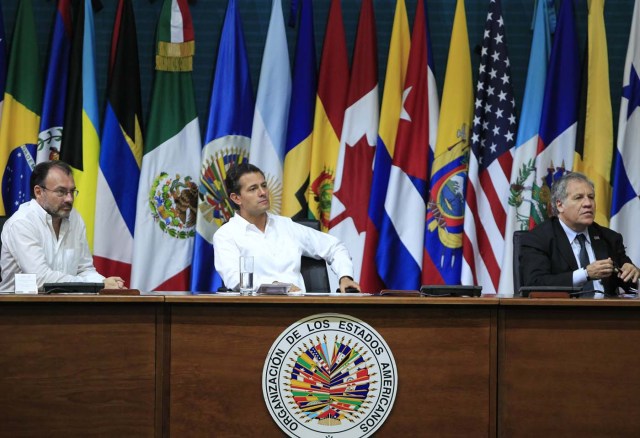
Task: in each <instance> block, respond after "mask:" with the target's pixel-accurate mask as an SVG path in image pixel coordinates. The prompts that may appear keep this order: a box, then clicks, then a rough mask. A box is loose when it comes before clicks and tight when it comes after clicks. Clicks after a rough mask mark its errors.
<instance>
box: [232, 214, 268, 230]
mask: <svg viewBox="0 0 640 438" xmlns="http://www.w3.org/2000/svg"><path fill="white" fill-rule="evenodd" d="M232 220H234V221H236V222H237V223H238V225H239V226H240V227H241V228H242V229H243V230H244V231H259V232H261V233H262V231H260V230H259V229H258V227H256V226H255V225H253V224H252V223H251V222H249V221H248V220H246V219H245V218H243V217H242V216H240V214H239V213H238V212H237V211H236V212H235V214H234V215H233V218H232ZM272 223H273V215H272V214H271V213H269V212H267V225H266V227H265V229H264V232H265V233H266V232H267V229H268V228H269V225H271V224H272Z"/></svg>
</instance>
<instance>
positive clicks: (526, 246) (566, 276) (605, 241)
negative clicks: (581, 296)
mask: <svg viewBox="0 0 640 438" xmlns="http://www.w3.org/2000/svg"><path fill="white" fill-rule="evenodd" d="M551 208H552V210H553V214H554V216H553V217H551V218H549V219H548V220H546V221H545V222H543V223H541V224H539V225H538V226H537V227H536V228H534V229H533V230H531V231H530V232H528V233H526V234H524V235H523V237H522V241H521V255H520V267H521V271H522V277H523V285H525V286H578V287H581V288H582V289H583V290H584V291H585V292H588V291H599V292H604V294H606V295H611V296H614V295H617V294H618V288H619V287H621V288H623V289H625V290H629V288H632V287H633V288H636V287H637V284H638V278H639V277H640V270H638V268H637V267H636V266H635V265H634V264H633V263H632V261H631V259H630V258H629V257H628V256H627V254H626V251H625V247H624V243H623V239H622V235H620V234H619V233H617V232H615V231H613V230H611V229H609V228H606V227H603V226H601V225H599V224H597V223H596V222H595V221H594V218H595V214H596V201H595V189H594V185H593V182H591V180H589V179H588V178H587V177H586V176H585V175H583V174H581V173H578V172H571V173H568V174H565V175H563V176H562V177H561V178H560V179H558V180H557V181H555V182H554V183H553V185H552V186H551ZM596 297H598V295H596Z"/></svg>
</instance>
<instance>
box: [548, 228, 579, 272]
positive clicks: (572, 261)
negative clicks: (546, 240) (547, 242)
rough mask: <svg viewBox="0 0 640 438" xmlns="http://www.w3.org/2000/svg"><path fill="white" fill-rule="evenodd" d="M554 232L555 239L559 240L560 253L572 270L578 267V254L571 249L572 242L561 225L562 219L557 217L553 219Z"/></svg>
mask: <svg viewBox="0 0 640 438" xmlns="http://www.w3.org/2000/svg"><path fill="white" fill-rule="evenodd" d="M553 234H554V235H555V239H556V242H557V245H556V247H557V248H558V251H559V252H560V255H561V256H562V258H563V259H564V261H565V262H566V263H567V265H569V267H570V268H571V270H574V271H575V270H576V269H578V262H577V261H576V256H575V255H574V254H573V249H571V242H569V239H568V238H567V233H565V232H564V229H563V228H562V225H560V219H558V218H555V220H554V221H553Z"/></svg>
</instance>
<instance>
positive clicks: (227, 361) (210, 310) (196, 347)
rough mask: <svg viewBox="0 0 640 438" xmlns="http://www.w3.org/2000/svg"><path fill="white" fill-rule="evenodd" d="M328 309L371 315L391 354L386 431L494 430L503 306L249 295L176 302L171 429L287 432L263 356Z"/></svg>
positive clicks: (219, 433)
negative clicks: (271, 403) (495, 360)
mask: <svg viewBox="0 0 640 438" xmlns="http://www.w3.org/2000/svg"><path fill="white" fill-rule="evenodd" d="M378 303H379V304H380V303H382V301H380V300H379V301H378ZM327 312H336V313H342V314H348V315H351V316H354V317H356V318H359V319H361V320H363V321H364V322H366V323H367V324H369V325H370V326H371V327H373V328H375V329H376V330H377V331H378V333H380V335H381V336H382V337H383V338H384V339H385V341H386V342H387V344H388V345H389V347H390V349H391V351H392V352H393V355H394V357H395V360H396V364H397V367H398V381H399V387H398V392H397V397H396V401H395V404H394V407H393V411H392V413H391V415H390V417H389V418H388V420H387V421H386V423H385V424H384V425H383V426H382V428H381V429H380V430H379V433H380V435H381V436H392V435H393V436H402V435H403V434H404V435H407V436H415V433H416V431H429V432H431V433H433V434H434V436H489V435H490V434H491V430H493V427H494V421H495V409H494V408H495V404H494V400H492V399H491V394H492V393H491V387H492V383H493V384H494V385H495V381H493V380H492V366H493V364H492V357H491V354H490V351H491V348H490V347H491V345H492V344H495V339H492V336H494V335H495V330H494V329H495V327H494V326H495V320H496V311H495V309H492V308H491V307H489V306H469V307H464V306H463V307H449V306H403V305H400V306H390V307H388V306H380V305H357V304H352V305H344V304H343V305H337V304H336V302H335V301H334V302H333V303H332V304H331V305H324V306H323V305H315V304H313V305H305V304H302V302H301V301H297V303H295V304H282V305H279V306H274V305H256V304H249V302H247V301H245V302H244V303H229V304H221V303H220V302H218V303H217V305H206V304H173V305H172V314H171V370H170V382H171V383H170V385H171V386H170V391H169V392H170V420H169V424H170V434H171V436H186V435H189V434H191V435H194V436H204V435H206V434H208V433H210V432H211V431H212V430H215V435H216V436H217V437H225V436H229V437H236V436H241V435H242V436H274V437H275V436H282V432H281V431H280V429H279V428H278V426H277V425H276V424H275V423H274V422H273V420H272V419H271V417H270V415H269V413H268V411H267V408H266V406H265V402H264V399H263V396H262V383H261V377H262V368H263V365H264V360H265V358H266V356H267V353H268V351H269V348H270V347H271V345H272V344H273V342H274V341H275V339H276V338H277V337H278V336H279V335H280V333H281V332H282V331H284V330H285V329H286V328H287V327H288V326H289V325H291V324H293V323H294V322H296V321H297V320H299V319H302V318H304V317H307V316H310V315H313V314H317V313H327ZM492 327H494V329H492ZM390 434H392V435H390Z"/></svg>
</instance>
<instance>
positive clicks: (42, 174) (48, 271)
mask: <svg viewBox="0 0 640 438" xmlns="http://www.w3.org/2000/svg"><path fill="white" fill-rule="evenodd" d="M30 189H31V196H32V198H33V199H31V201H28V202H25V203H24V204H22V205H21V206H20V208H19V209H18V211H16V212H15V213H14V214H13V215H12V216H11V217H10V218H9V219H8V220H7V222H6V223H5V225H4V228H3V230H2V237H1V238H2V252H1V253H0V269H2V281H1V282H0V291H3V292H11V291H13V289H14V277H15V274H20V273H27V274H36V282H37V284H38V288H39V289H42V287H43V285H44V284H45V283H64V282H85V283H94V282H104V286H105V288H108V289H122V288H124V281H123V280H122V278H120V277H109V278H105V277H104V276H102V275H100V274H99V273H98V272H97V271H96V268H95V267H94V266H93V259H92V257H91V253H90V252H89V245H88V243H87V230H86V228H85V225H84V221H83V220H82V218H81V217H80V214H79V213H78V212H77V211H76V210H74V209H73V201H74V200H75V198H76V197H77V196H78V190H76V184H75V182H74V180H73V175H72V173H71V167H69V165H68V164H66V163H64V162H62V161H47V162H44V163H39V164H38V165H36V167H35V168H34V169H33V173H32V174H31V181H30Z"/></svg>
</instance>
